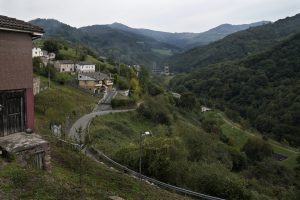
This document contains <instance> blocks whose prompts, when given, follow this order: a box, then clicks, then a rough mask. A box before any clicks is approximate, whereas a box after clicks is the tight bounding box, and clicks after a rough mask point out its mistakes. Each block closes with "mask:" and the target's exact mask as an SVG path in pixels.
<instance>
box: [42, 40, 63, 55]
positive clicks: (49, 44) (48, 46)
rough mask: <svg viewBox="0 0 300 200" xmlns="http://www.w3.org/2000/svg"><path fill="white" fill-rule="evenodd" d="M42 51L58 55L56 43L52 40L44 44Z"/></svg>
mask: <svg viewBox="0 0 300 200" xmlns="http://www.w3.org/2000/svg"><path fill="white" fill-rule="evenodd" d="M43 49H44V50H46V51H48V52H49V53H55V54H57V53H58V50H59V45H58V42H57V41H56V40H54V39H48V40H46V41H45V42H44V46H43Z"/></svg>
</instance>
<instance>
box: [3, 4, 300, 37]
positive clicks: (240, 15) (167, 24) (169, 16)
mask: <svg viewBox="0 0 300 200" xmlns="http://www.w3.org/2000/svg"><path fill="white" fill-rule="evenodd" d="M297 13H300V0H48V1H44V0H40V1H38V0H0V15H6V16H9V17H14V18H17V19H21V20H25V21H29V20H32V19H36V18H52V19H57V20H59V21H61V22H63V23H66V24H69V25H71V26H74V27H82V26H88V25H94V24H111V23H114V22H119V23H123V24H126V25H128V26H130V27H134V28H148V29H153V30H159V31H167V32H203V31H206V30H208V29H210V28H213V27H216V26H218V25H220V24H224V23H230V24H245V23H252V22H257V21H262V20H267V21H276V20H278V19H282V18H285V17H287V16H294V15H295V14H297Z"/></svg>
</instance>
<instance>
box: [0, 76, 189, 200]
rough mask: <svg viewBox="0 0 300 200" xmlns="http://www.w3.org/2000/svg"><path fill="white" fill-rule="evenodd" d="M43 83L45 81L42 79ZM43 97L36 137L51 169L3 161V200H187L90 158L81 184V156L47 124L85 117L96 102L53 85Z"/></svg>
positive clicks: (0, 187)
mask: <svg viewBox="0 0 300 200" xmlns="http://www.w3.org/2000/svg"><path fill="white" fill-rule="evenodd" d="M42 81H45V79H44V78H42ZM57 95H60V96H59V99H56V101H51V99H52V98H53V96H54V97H55V98H56V97H57ZM41 97H42V98H44V100H45V101H47V100H49V102H50V103H49V104H48V106H49V107H48V109H47V111H46V113H42V112H40V111H36V115H35V117H36V120H35V121H36V132H37V133H39V134H41V135H42V137H44V138H45V139H47V140H48V141H49V143H50V149H51V165H52V170H51V172H50V173H48V172H45V171H41V170H37V169H33V168H30V167H26V168H23V167H20V166H18V165H17V164H16V163H15V162H6V161H4V160H2V159H1V158H0V199H22V200H33V199H39V200H56V199H57V200H60V199H70V200H72V199H74V200H77V199H88V200H94V199H95V200H96V199H100V200H101V199H109V196H120V197H122V198H124V199H126V200H134V199H138V198H140V196H141V195H142V196H143V197H144V199H145V200H157V199H161V200H167V199H174V200H181V199H182V200H184V199H188V198H185V197H183V196H180V195H177V194H174V193H171V192H168V191H166V190H162V189H160V188H158V187H156V186H152V185H150V184H148V183H145V182H142V183H141V182H140V181H138V180H137V179H135V178H132V177H130V176H128V175H126V174H124V173H121V172H118V171H116V170H114V169H111V168H109V167H107V166H106V165H103V164H99V163H96V162H95V161H93V160H91V159H89V158H87V157H84V161H83V162H84V167H83V170H82V171H83V184H82V185H80V184H79V167H78V166H79V153H78V152H74V151H71V150H68V149H67V148H66V147H63V146H61V144H59V143H57V140H56V138H54V136H52V135H51V133H50V132H49V122H50V121H51V120H53V119H56V120H59V121H63V120H64V119H66V117H67V116H69V115H70V113H74V112H75V113H80V114H84V113H87V112H88V109H87V107H91V106H94V105H95V103H96V102H97V100H98V99H96V98H94V97H93V96H90V95H88V94H86V93H84V92H82V91H81V90H78V89H76V88H72V87H70V86H62V85H58V84H55V83H52V86H51V89H49V90H47V91H43V92H41V93H40V94H39V95H38V96H37V97H36V98H41ZM40 103H42V102H36V104H37V105H36V107H39V106H40V105H39V104H40ZM128 114H129V113H128ZM129 115H130V114H129ZM110 117H113V116H110ZM113 118H114V117H113ZM116 119H117V120H118V118H116ZM116 126H117V125H116ZM141 129H142V128H141Z"/></svg>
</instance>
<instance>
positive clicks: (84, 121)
mask: <svg viewBox="0 0 300 200" xmlns="http://www.w3.org/2000/svg"><path fill="white" fill-rule="evenodd" d="M129 111H134V109H128V110H104V111H97V112H92V113H90V114H87V115H84V116H82V117H81V118H80V119H78V120H77V121H76V122H75V123H74V124H73V125H72V127H71V129H70V132H69V137H70V138H72V139H75V140H76V139H78V137H77V133H76V130H78V129H79V128H80V127H81V128H82V130H83V132H84V130H85V129H86V128H87V126H88V124H89V122H90V121H91V120H92V119H93V118H95V117H97V116H101V115H107V114H110V113H120V112H129Z"/></svg>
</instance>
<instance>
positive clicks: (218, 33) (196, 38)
mask: <svg viewBox="0 0 300 200" xmlns="http://www.w3.org/2000/svg"><path fill="white" fill-rule="evenodd" d="M266 23H268V22H266V21H262V22H256V23H251V24H241V25H232V24H222V25H220V26H217V27H215V28H212V29H210V30H208V31H205V32H202V33H170V32H163V31H154V30H149V29H142V28H141V29H138V28H131V27H128V26H126V25H124V24H120V23H113V24H110V25H108V26H109V27H112V28H114V29H117V30H123V31H127V32H131V33H134V34H139V35H144V36H147V37H150V38H153V39H155V40H157V41H160V42H163V43H167V44H170V45H173V46H177V47H178V48H180V49H181V50H188V49H191V48H193V47H197V46H203V45H207V44H209V43H211V42H214V41H217V40H220V39H222V38H224V37H225V36H227V35H230V34H232V33H235V32H237V31H241V30H245V29H248V28H250V27H255V26H260V25H262V24H266Z"/></svg>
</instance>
